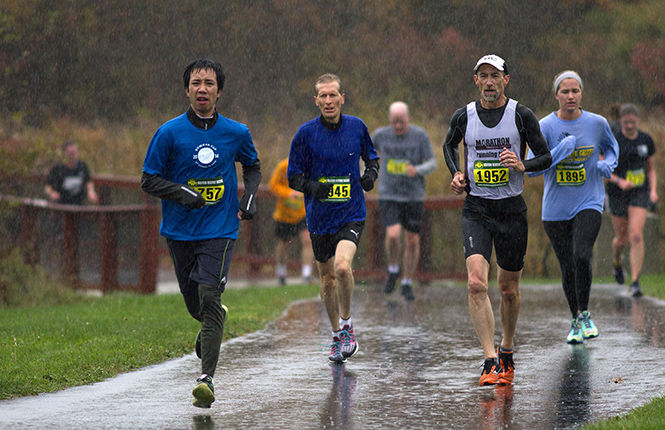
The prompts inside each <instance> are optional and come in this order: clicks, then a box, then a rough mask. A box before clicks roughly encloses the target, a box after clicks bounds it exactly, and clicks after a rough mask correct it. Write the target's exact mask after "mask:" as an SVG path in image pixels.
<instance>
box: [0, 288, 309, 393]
mask: <svg viewBox="0 0 665 430" xmlns="http://www.w3.org/2000/svg"><path fill="white" fill-rule="evenodd" d="M317 294H318V288H316V287H313V286H311V285H309V286H302V285H300V286H298V285H294V286H288V287H284V288H279V289H278V288H247V289H241V290H240V289H239V290H233V289H230V290H227V291H226V292H225V293H224V294H223V295H222V301H223V303H224V304H226V305H227V306H228V307H229V319H228V320H227V322H226V325H225V327H224V337H225V339H226V338H230V337H236V336H241V335H243V334H246V333H249V332H252V331H256V330H259V329H261V328H263V327H264V326H265V325H266V323H268V322H269V321H271V320H274V319H275V318H277V317H278V316H279V315H280V314H281V313H282V312H283V311H284V310H285V309H286V308H287V307H288V305H289V304H290V303H291V302H293V301H295V300H298V299H302V298H309V297H315V296H316V295H317ZM199 327H200V324H199V323H198V322H197V321H195V320H194V319H192V318H191V317H190V316H189V314H188V313H187V310H186V308H185V305H184V302H183V300H182V297H181V296H180V295H179V294H173V295H161V296H143V295H134V294H113V295H110V296H107V297H103V298H84V299H81V301H80V302H79V303H75V304H66V305H60V306H52V307H33V308H10V309H3V310H2V312H0V357H2V360H0V399H9V398H12V397H19V396H25V395H34V394H37V393H41V392H52V391H57V390H62V389H64V388H67V387H71V386H75V385H83V384H90V383H93V382H98V381H101V380H103V379H106V378H109V377H112V376H114V375H116V374H118V373H120V372H126V371H129V370H132V369H137V368H139V367H143V366H147V365H150V364H156V363H160V362H163V361H165V360H168V359H171V358H175V357H180V356H182V355H183V354H187V353H190V352H192V351H193V349H194V338H195V336H196V333H197V331H198V328H199Z"/></svg>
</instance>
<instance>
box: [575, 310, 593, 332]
mask: <svg viewBox="0 0 665 430" xmlns="http://www.w3.org/2000/svg"><path fill="white" fill-rule="evenodd" d="M578 323H579V324H580V325H581V326H582V328H587V329H590V328H591V314H590V313H588V312H587V313H584V312H582V313H581V314H580V317H579V318H578Z"/></svg>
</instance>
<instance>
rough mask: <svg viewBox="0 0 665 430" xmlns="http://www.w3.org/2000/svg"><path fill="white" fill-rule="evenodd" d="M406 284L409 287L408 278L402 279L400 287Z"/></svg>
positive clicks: (409, 280)
mask: <svg viewBox="0 0 665 430" xmlns="http://www.w3.org/2000/svg"><path fill="white" fill-rule="evenodd" d="M406 284H409V285H411V279H409V278H402V285H406Z"/></svg>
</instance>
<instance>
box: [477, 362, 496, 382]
mask: <svg viewBox="0 0 665 430" xmlns="http://www.w3.org/2000/svg"><path fill="white" fill-rule="evenodd" d="M500 371H501V364H500V363H499V359H498V358H496V357H494V358H486V359H485V364H483V373H481V374H480V382H479V384H478V385H480V386H483V385H496V383H497V381H498V380H499V372H500Z"/></svg>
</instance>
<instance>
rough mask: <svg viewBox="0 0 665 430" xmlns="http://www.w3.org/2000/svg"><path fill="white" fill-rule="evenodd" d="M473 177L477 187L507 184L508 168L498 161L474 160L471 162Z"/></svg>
mask: <svg viewBox="0 0 665 430" xmlns="http://www.w3.org/2000/svg"><path fill="white" fill-rule="evenodd" d="M473 178H474V180H475V182H476V185H477V186H479V187H501V186H503V185H506V184H508V179H509V173H508V168H507V167H504V166H502V165H501V163H499V162H498V161H480V160H478V161H476V162H475V163H474V164H473Z"/></svg>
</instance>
